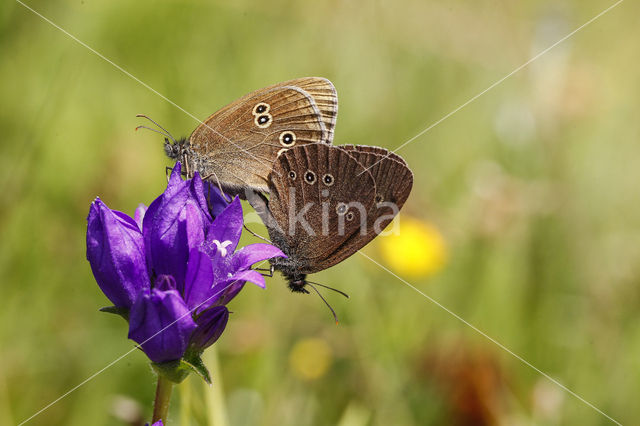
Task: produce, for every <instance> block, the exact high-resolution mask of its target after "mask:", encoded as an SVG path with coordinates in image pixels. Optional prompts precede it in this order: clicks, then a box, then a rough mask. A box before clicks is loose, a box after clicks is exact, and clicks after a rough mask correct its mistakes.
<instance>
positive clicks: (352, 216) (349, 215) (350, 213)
mask: <svg viewBox="0 0 640 426" xmlns="http://www.w3.org/2000/svg"><path fill="white" fill-rule="evenodd" d="M345 217H346V218H347V220H348V221H352V220H353V218H354V217H355V215H354V214H353V212H348V213H347V215H346V216H345Z"/></svg>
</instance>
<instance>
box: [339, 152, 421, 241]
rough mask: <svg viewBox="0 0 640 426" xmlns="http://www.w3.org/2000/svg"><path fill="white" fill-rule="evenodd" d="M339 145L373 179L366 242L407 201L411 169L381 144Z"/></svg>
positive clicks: (389, 220) (384, 225) (381, 229)
mask: <svg viewBox="0 0 640 426" xmlns="http://www.w3.org/2000/svg"><path fill="white" fill-rule="evenodd" d="M340 148H342V149H344V150H346V151H347V152H349V154H351V155H352V156H353V157H354V158H355V159H356V160H357V161H358V162H359V163H360V164H362V166H364V168H365V169H366V170H367V171H368V172H369V173H371V175H372V176H373V179H374V181H375V182H376V204H375V206H373V208H372V210H371V211H370V212H369V213H368V221H367V237H368V238H369V240H368V241H367V242H369V241H371V240H372V239H373V238H375V236H376V235H378V234H379V233H380V232H382V231H383V230H384V228H385V227H386V226H387V225H388V224H389V223H390V222H391V221H392V220H393V218H394V217H395V216H396V214H398V212H399V211H400V209H401V208H402V206H403V205H404V203H405V201H407V198H408V197H409V193H410V192H411V188H412V186H413V173H412V172H411V170H410V169H409V167H407V163H406V162H405V161H404V159H403V158H402V157H400V156H399V155H397V154H394V153H393V152H391V151H388V150H386V149H384V148H380V147H377V146H367V145H342V146H340ZM365 244H366V243H365Z"/></svg>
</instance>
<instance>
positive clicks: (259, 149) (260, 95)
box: [188, 77, 337, 191]
mask: <svg viewBox="0 0 640 426" xmlns="http://www.w3.org/2000/svg"><path fill="white" fill-rule="evenodd" d="M336 116H337V94H336V91H335V88H334V87H333V85H332V84H331V82H329V81H328V80H326V79H323V78H319V77H307V78H301V79H296V80H291V81H287V82H283V83H279V84H276V85H273V86H270V87H266V88H264V89H260V90H257V91H255V92H252V93H249V94H248V95H245V96H243V97H242V98H240V99H238V100H236V101H234V102H232V103H231V104H229V105H227V106H226V107H224V108H222V109H221V110H219V111H217V112H215V113H214V114H212V115H211V116H210V117H209V118H207V119H206V120H205V121H204V122H203V123H202V124H201V125H200V126H198V127H197V128H196V129H195V130H194V131H193V133H192V134H191V136H190V138H189V145H190V146H189V148H190V150H191V152H192V153H193V154H192V155H188V157H189V158H190V162H192V163H193V164H190V165H191V166H192V169H194V170H198V171H200V173H201V174H202V175H203V176H205V177H209V178H210V179H213V180H215V179H217V180H218V181H220V183H222V185H223V186H224V187H225V188H227V189H242V188H247V187H248V188H252V189H256V190H260V191H266V190H267V189H268V186H267V176H268V174H269V172H270V171H271V168H272V166H273V161H274V160H275V158H276V157H277V155H278V154H279V153H282V152H284V151H286V150H288V149H290V148H292V147H294V146H299V145H305V144H314V143H325V144H329V143H331V140H332V137H333V129H334V127H335V120H336Z"/></svg>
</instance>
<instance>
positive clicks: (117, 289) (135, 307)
mask: <svg viewBox="0 0 640 426" xmlns="http://www.w3.org/2000/svg"><path fill="white" fill-rule="evenodd" d="M242 226H243V216H242V206H241V205H240V200H239V199H238V198H237V197H236V198H235V199H234V200H233V201H232V202H231V203H227V202H226V201H225V200H224V198H223V197H222V196H221V195H220V192H218V191H217V189H215V188H213V187H212V186H211V185H208V186H207V191H206V194H205V184H204V183H203V181H202V179H201V178H200V176H199V175H198V174H197V173H196V174H195V176H194V178H193V179H189V180H182V178H181V166H180V163H177V164H176V166H175V167H174V169H173V172H172V173H171V177H170V179H169V182H168V184H167V188H166V190H165V191H164V193H163V194H162V195H160V196H159V197H158V198H156V199H155V200H154V201H153V202H152V203H151V205H149V207H148V208H145V206H144V205H140V207H138V209H137V210H136V212H135V215H134V217H133V218H131V217H129V216H127V215H126V214H124V213H122V212H119V211H116V210H111V209H109V208H108V207H107V206H106V205H105V204H104V203H103V202H102V200H100V199H99V198H96V200H95V201H94V202H93V203H92V204H91V209H90V211H89V217H88V229H87V259H88V260H89V263H90V264H91V269H92V271H93V274H94V276H95V278H96V281H97V282H98V285H99V286H100V289H101V290H102V291H103V292H104V294H105V295H106V296H107V297H108V298H109V300H111V302H112V303H113V304H114V306H113V307H111V308H108V309H107V310H109V311H111V312H117V313H120V314H121V315H123V316H124V317H125V318H127V319H128V320H129V338H130V339H132V340H134V341H135V342H137V343H138V344H139V345H140V347H141V348H142V350H143V351H144V352H145V353H146V354H147V356H148V357H149V358H150V359H151V360H152V361H153V362H154V363H156V364H162V363H168V362H173V361H176V360H180V359H181V358H182V357H183V356H185V353H190V354H196V356H199V354H201V353H202V351H203V350H204V349H205V348H207V347H208V346H210V345H212V344H213V343H214V342H215V341H216V340H217V339H218V338H219V337H220V335H221V334H222V332H223V331H224V329H225V327H226V324H227V320H228V318H229V311H228V309H227V307H226V305H227V303H229V301H231V299H233V298H234V297H235V296H236V295H237V294H238V292H239V291H240V290H241V289H242V287H243V286H244V284H245V283H246V282H247V281H249V282H252V283H254V284H256V285H258V286H260V287H263V288H264V286H265V282H264V277H263V276H262V275H261V274H260V273H259V272H257V271H255V270H252V269H251V266H252V265H253V264H254V263H256V262H260V261H262V260H266V259H269V258H272V257H274V256H284V254H283V253H282V252H281V251H280V250H279V249H278V248H276V247H274V246H272V245H270V244H251V245H248V246H246V247H243V248H242V249H240V250H238V251H236V248H237V246H238V242H239V240H240V234H241V233H242Z"/></svg>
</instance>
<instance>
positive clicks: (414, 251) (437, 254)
mask: <svg viewBox="0 0 640 426" xmlns="http://www.w3.org/2000/svg"><path fill="white" fill-rule="evenodd" d="M396 220H399V221H400V222H399V224H396V226H397V229H396V230H394V231H393V232H392V233H390V235H387V236H382V235H381V236H380V237H378V238H379V240H380V243H379V247H380V251H381V252H382V256H383V258H384V260H385V264H386V265H387V266H388V267H389V268H390V269H392V270H393V271H395V272H397V273H399V274H400V275H407V276H411V277H427V276H431V275H433V274H435V273H436V272H438V271H440V269H442V267H443V266H444V264H445V262H446V261H447V247H446V243H445V240H444V237H443V236H442V234H441V233H440V231H438V229H437V228H436V227H434V226H433V225H431V224H429V223H427V222H423V221H421V220H418V219H416V218H412V217H410V216H402V217H401V218H397V219H396ZM392 227H393V225H391V227H389V228H388V229H392Z"/></svg>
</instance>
